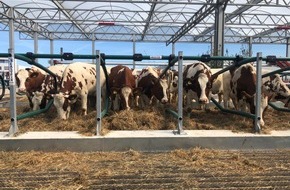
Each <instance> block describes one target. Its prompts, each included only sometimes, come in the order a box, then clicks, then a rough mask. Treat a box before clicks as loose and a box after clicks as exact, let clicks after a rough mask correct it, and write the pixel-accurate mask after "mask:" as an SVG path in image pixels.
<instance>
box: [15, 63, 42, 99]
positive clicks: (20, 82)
mask: <svg viewBox="0 0 290 190" xmlns="http://www.w3.org/2000/svg"><path fill="white" fill-rule="evenodd" d="M44 78H45V75H44V74H43V73H41V71H40V70H38V69H37V68H32V69H30V68H27V69H20V70H19V71H18V72H17V73H16V83H17V86H18V92H17V93H18V94H23V93H26V92H27V91H28V92H33V91H36V90H39V88H40V87H41V84H42V83H43V81H44Z"/></svg>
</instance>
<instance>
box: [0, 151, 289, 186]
mask: <svg viewBox="0 0 290 190" xmlns="http://www.w3.org/2000/svg"><path fill="white" fill-rule="evenodd" d="M289 159H290V152H289V150H280V151H278V150H272V151H240V152H238V151H217V150H209V149H200V148H195V149H190V150H174V151H170V152H163V153H161V152H156V153H143V152H137V151H134V150H130V151H127V152H107V153H106V152H90V153H76V152H37V151H31V152H0V188H1V189H9V188H10V189H45V190H48V189H212V188H214V189H222V190H226V189H289V187H290V175H289V174H290V163H289V162H288V161H289Z"/></svg>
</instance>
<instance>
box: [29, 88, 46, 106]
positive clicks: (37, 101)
mask: <svg viewBox="0 0 290 190" xmlns="http://www.w3.org/2000/svg"><path fill="white" fill-rule="evenodd" d="M32 94H33V97H32V104H33V108H32V109H33V110H38V109H40V108H43V105H45V104H46V102H45V99H44V93H43V92H38V91H37V92H32Z"/></svg>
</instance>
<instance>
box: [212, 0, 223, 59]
mask: <svg viewBox="0 0 290 190" xmlns="http://www.w3.org/2000/svg"><path fill="white" fill-rule="evenodd" d="M224 17H225V12H224V6H223V4H221V0H217V5H216V8H215V40H214V55H215V56H223V55H224V28H225V23H224V20H225V18H224Z"/></svg>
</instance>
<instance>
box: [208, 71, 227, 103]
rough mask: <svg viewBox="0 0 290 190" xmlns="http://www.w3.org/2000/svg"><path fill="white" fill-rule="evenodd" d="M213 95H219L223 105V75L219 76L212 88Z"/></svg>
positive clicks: (219, 100)
mask: <svg viewBox="0 0 290 190" xmlns="http://www.w3.org/2000/svg"><path fill="white" fill-rule="evenodd" d="M211 93H212V94H217V95H218V102H219V104H221V102H222V100H223V95H224V87H223V75H222V74H220V75H218V76H217V78H216V80H215V81H214V82H213V84H212V88H211Z"/></svg>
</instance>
